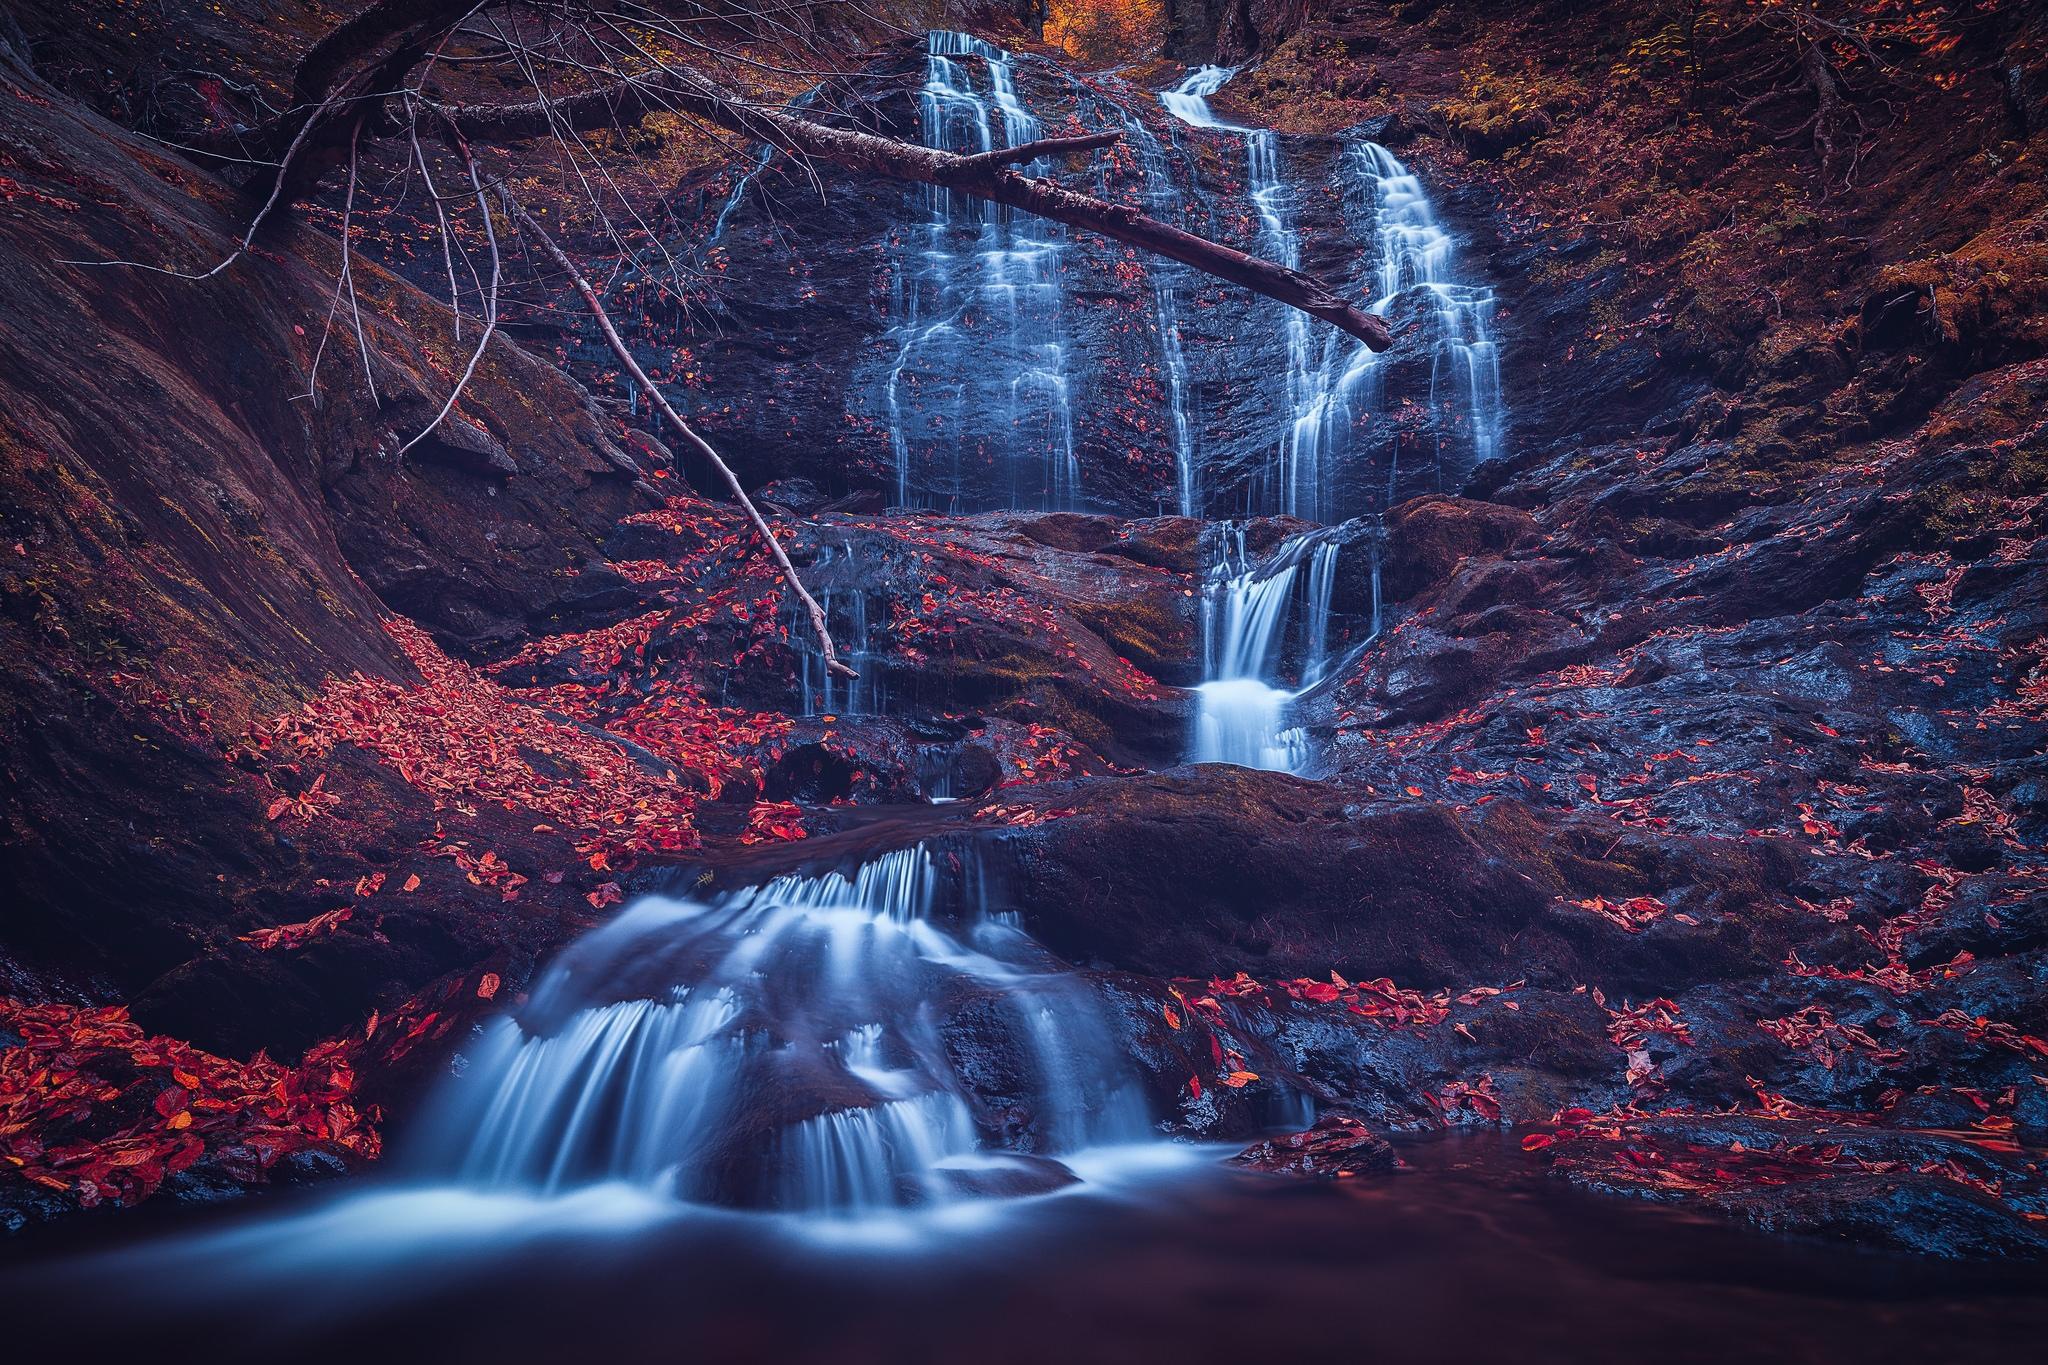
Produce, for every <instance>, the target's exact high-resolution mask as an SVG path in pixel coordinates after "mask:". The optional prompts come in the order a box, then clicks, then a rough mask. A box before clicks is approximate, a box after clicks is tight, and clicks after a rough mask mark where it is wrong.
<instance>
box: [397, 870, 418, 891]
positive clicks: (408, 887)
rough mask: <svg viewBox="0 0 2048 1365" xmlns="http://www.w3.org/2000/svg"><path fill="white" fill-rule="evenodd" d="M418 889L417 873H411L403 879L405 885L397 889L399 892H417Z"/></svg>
mask: <svg viewBox="0 0 2048 1365" xmlns="http://www.w3.org/2000/svg"><path fill="white" fill-rule="evenodd" d="M419 889H420V874H419V873H417V872H415V873H413V874H412V875H411V876H410V877H407V878H406V879H405V885H404V886H402V887H400V888H399V890H401V891H417V890H419Z"/></svg>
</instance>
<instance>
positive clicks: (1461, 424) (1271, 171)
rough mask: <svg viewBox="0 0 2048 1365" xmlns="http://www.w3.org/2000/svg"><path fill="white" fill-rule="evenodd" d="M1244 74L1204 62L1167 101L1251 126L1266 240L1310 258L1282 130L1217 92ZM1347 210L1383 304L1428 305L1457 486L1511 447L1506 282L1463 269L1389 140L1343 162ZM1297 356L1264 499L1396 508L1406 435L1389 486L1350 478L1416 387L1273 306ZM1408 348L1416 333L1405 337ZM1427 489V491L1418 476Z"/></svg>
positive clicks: (1434, 427)
mask: <svg viewBox="0 0 2048 1365" xmlns="http://www.w3.org/2000/svg"><path fill="white" fill-rule="evenodd" d="M1232 74H1233V73H1232V72H1231V71H1229V70H1226V69H1224V68H1222V67H1214V66H1208V67H1202V68H1199V69H1197V70H1196V71H1194V72H1192V73H1191V74H1190V75H1189V76H1188V77H1187V78H1186V79H1185V80H1183V81H1182V82H1181V83H1180V84H1179V85H1178V86H1176V87H1175V88H1174V89H1172V90H1169V91H1166V92H1164V93H1163V94H1162V95H1161V96H1160V99H1161V102H1162V103H1163V104H1164V105H1165V107H1166V109H1167V110H1168V112H1170V113H1172V114H1173V115H1174V116H1175V117H1177V118H1179V119H1180V120H1181V121H1182V122H1184V123H1186V124H1188V125H1190V126H1191V127H1195V128H1200V129H1208V130H1212V131H1220V132H1225V133H1229V134H1232V135H1235V136H1237V137H1240V138H1242V139H1243V141H1244V146H1245V170H1246V180H1247V192H1248V195H1249V198H1250V201H1251V205H1252V208H1253V209H1254V211H1255V213H1256V215H1257V218H1258V224H1259V228H1258V240H1257V247H1258V249H1259V250H1260V251H1261V252H1263V253H1264V254H1266V255H1268V256H1270V257H1272V258H1273V259H1275V260H1278V261H1279V262H1281V263H1282V264H1284V265H1288V266H1297V267H1298V266H1299V265H1300V260H1301V235H1300V229H1299V226H1298V223H1297V219H1296V204H1295V200H1294V196H1293V194H1292V193H1291V191H1290V190H1289V188H1288V174H1287V168H1286V165H1285V161H1284V158H1283V157H1282V154H1281V150H1280V145H1279V140H1278V137H1277V136H1276V135H1275V134H1274V133H1273V132H1272V131H1271V130H1269V129H1259V128H1248V127H1245V126H1243V125H1240V124H1235V123H1230V122H1228V121H1226V120H1223V119H1220V118H1218V117H1217V116H1216V114H1215V112H1214V111H1213V110H1211V109H1210V107H1209V103H1208V98H1209V96H1211V95H1213V94H1215V93H1216V92H1217V91H1218V90H1220V89H1221V88H1222V87H1223V85H1224V84H1225V82H1227V81H1228V80H1229V79H1230V77H1231V75H1232ZM1335 174H1336V176H1337V179H1338V181H1339V188H1340V189H1342V190H1343V192H1344V199H1345V206H1346V213H1347V219H1348V220H1349V221H1350V222H1351V223H1352V224H1353V226H1354V228H1355V229H1356V231H1357V232H1358V234H1359V235H1360V236H1361V237H1362V238H1365V239H1366V240H1368V241H1370V242H1371V243H1372V245H1373V248H1374V252H1375V254H1376V260H1375V261H1374V263H1373V268H1372V270H1371V273H1370V275H1369V276H1368V277H1367V278H1365V279H1364V280H1361V281H1360V283H1361V284H1362V285H1363V286H1364V287H1366V288H1368V289H1370V290H1372V291H1373V296H1374V297H1373V303H1372V305H1371V311H1373V312H1375V313H1378V314H1380V315H1382V316H1386V317H1396V316H1397V315H1400V314H1403V313H1405V312H1406V311H1407V310H1410V309H1413V310H1415V311H1416V312H1417V313H1418V314H1419V320H1420V322H1421V327H1422V336H1423V345H1425V346H1426V347H1427V348H1428V353H1429V355H1430V356H1431V364H1430V371H1429V375H1430V377H1429V389H1428V393H1427V394H1426V395H1425V397H1426V399H1427V407H1426V411H1427V412H1428V414H1429V415H1430V428H1431V438H1432V440H1433V444H1434V449H1433V450H1432V451H1431V457H1432V465H1431V467H1430V469H1429V471H1428V473H1429V476H1430V477H1429V483H1428V490H1441V489H1448V488H1455V487H1456V486H1458V485H1459V484H1460V483H1462V482H1463V481H1464V478H1465V476H1466V475H1468V474H1469V473H1470V472H1471V471H1472V469H1473V468H1475V467H1476V466H1477V465H1479V464H1480V463H1482V462H1484V461H1486V460H1489V459H1491V458H1493V457H1494V456H1495V455H1497V454H1499V453H1500V448H1501V440H1502V436H1503V433H1504V431H1505V428H1506V409H1505V407H1504V405H1503V403H1502V398H1501V383H1500V351H1499V345H1498V343H1497V342H1496V341H1495V339H1494V336H1493V330H1492V324H1493V313H1494V296H1493V291H1492V290H1490V289H1488V288H1486V287H1485V286H1483V285H1479V284H1475V283H1471V282H1468V281H1464V280H1461V279H1460V278H1459V277H1458V272H1457V270H1456V251H1455V243H1454V241H1453V239H1452V237H1451V235H1450V233H1449V232H1448V231H1446V230H1445V229H1444V228H1443V226H1442V225H1441V224H1440V223H1439V221H1438V219H1437V214H1436V210H1435V207H1434V206H1433V205H1432V204H1431V202H1430V199H1429V195H1428V193H1427V191H1425V190H1424V189H1423V187H1422V182H1421V180H1420V179H1419V178H1418V177H1417V176H1416V175H1415V174H1414V172H1412V171H1411V170H1409V169H1408V167H1407V166H1405V165H1403V164H1402V162H1401V161H1400V159H1399V158H1398V157H1396V156H1395V155H1394V154H1393V153H1392V152H1390V151H1388V150H1387V149H1386V148H1385V147H1382V146H1380V145H1379V144H1378V143H1375V142H1370V141H1366V140H1363V139H1356V140H1351V141H1349V142H1348V144H1347V146H1346V147H1345V150H1344V153H1343V155H1342V156H1340V157H1339V159H1338V162H1337V169H1336V172H1335ZM1273 316H1274V317H1275V318H1276V319H1277V325H1278V326H1279V328H1280V329H1281V336H1282V340H1283V342H1284V345H1285V350H1286V355H1287V381H1286V382H1287V390H1286V392H1287V408H1286V415H1285V417H1284V419H1283V424H1282V426H1281V429H1280V430H1279V431H1278V433H1277V434H1276V437H1275V440H1274V445H1273V455H1272V459H1271V462H1270V464H1269V467H1268V469H1267V473H1266V477H1265V480H1264V485H1265V486H1264V489H1263V492H1262V496H1261V499H1260V502H1261V505H1262V508H1263V510H1265V511H1268V512H1279V513H1286V514H1288V515H1292V516H1298V517H1302V518H1305V519H1307V520H1310V521H1325V522H1327V521H1332V520H1335V519H1336V518H1337V516H1338V515H1339V514H1340V513H1345V514H1348V512H1347V510H1346V509H1353V508H1357V507H1360V506H1363V507H1364V508H1366V509H1368V510H1372V511H1383V510H1385V508H1386V507H1387V506H1389V505H1391V504H1392V503H1393V502H1395V501H1397V500H1398V499H1399V498H1400V497H1401V496H1402V495H1403V489H1402V485H1401V478H1402V471H1401V469H1400V467H1399V455H1400V450H1399V446H1398V444H1396V445H1395V446H1393V447H1392V448H1391V449H1390V450H1389V451H1388V452H1387V471H1386V482H1385V487H1384V492H1383V493H1382V492H1381V491H1380V490H1378V489H1363V488H1362V489H1359V490H1357V492H1356V493H1354V492H1353V491H1352V490H1351V489H1350V488H1348V487H1346V486H1345V483H1346V481H1348V480H1350V479H1352V478H1353V477H1355V474H1356V473H1357V472H1358V469H1359V464H1360V460H1361V458H1362V457H1364V456H1365V455H1367V454H1368V453H1369V449H1368V447H1369V443H1368V442H1367V441H1366V440H1365V439H1364V438H1363V437H1362V435H1361V430H1360V429H1361V425H1362V424H1363V423H1364V422H1366V421H1368V420H1369V419H1371V418H1372V417H1373V416H1374V415H1376V414H1382V415H1383V414H1385V413H1386V412H1388V411H1390V410H1391V409H1392V408H1394V407H1397V406H1398V405H1399V400H1400V399H1402V398H1404V397H1411V395H1406V394H1402V393H1399V392H1398V391H1389V385H1388V384H1387V382H1386V381H1385V373H1386V363H1387V362H1386V360H1385V358H1383V357H1381V356H1378V355H1376V354H1375V353H1374V352H1373V351H1371V350H1369V349H1367V348H1366V347H1365V346H1364V345H1363V344H1362V343H1359V342H1355V341H1352V340H1351V339H1349V338H1347V337H1343V336H1341V335H1339V334H1337V333H1335V332H1334V331H1331V330H1330V329H1327V328H1325V329H1321V330H1320V331H1319V330H1316V329H1313V328H1312V327H1311V326H1310V323H1309V321H1308V319H1307V318H1305V317H1304V316H1303V315H1302V314H1301V312H1300V311H1299V310H1298V309H1292V308H1280V309H1279V310H1278V311H1277V312H1274V313H1273ZM1402 349H1403V350H1404V351H1410V352H1412V351H1413V349H1414V343H1412V342H1409V341H1406V340H1404V341H1403V342H1402ZM1414 491H1425V490H1424V489H1422V488H1417V489H1415V490H1414Z"/></svg>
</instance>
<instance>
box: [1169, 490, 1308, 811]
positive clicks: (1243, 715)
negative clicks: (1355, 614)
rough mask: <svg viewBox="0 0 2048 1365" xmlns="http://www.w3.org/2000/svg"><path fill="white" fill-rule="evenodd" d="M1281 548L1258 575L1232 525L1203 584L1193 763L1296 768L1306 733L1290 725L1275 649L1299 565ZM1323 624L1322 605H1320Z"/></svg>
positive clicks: (1289, 695) (1303, 760) (1290, 696)
mask: <svg viewBox="0 0 2048 1365" xmlns="http://www.w3.org/2000/svg"><path fill="white" fill-rule="evenodd" d="M1291 549H1292V543H1291V542H1290V545H1289V546H1288V547H1284V548H1283V552H1282V554H1281V555H1280V556H1279V562H1278V565H1277V567H1274V568H1272V569H1270V570H1268V571H1267V572H1266V573H1264V574H1261V573H1260V571H1259V567H1258V566H1256V565H1254V564H1252V563H1251V562H1250V560H1249V557H1248V555H1247V553H1246V550H1245V539H1244V528H1243V527H1241V526H1236V527H1230V528H1228V529H1227V531H1226V533H1225V535H1224V537H1223V549H1222V553H1221V554H1220V556H1219V557H1218V559H1217V562H1216V566H1215V568H1213V569H1211V570H1210V572H1209V578H1208V581H1207V582H1206V583H1205V584H1204V585H1203V590H1202V676H1203V679H1204V681H1203V682H1202V683H1201V684H1199V685H1198V686H1197V687H1196V688H1195V700H1196V705H1195V743H1194V754H1193V761H1194V762H1196V763H1234V764H1236V765H1238V766H1239V767H1243V768H1268V769H1274V770H1277V771H1280V772H1298V771H1300V770H1301V768H1302V767H1304V766H1305V765H1306V764H1307V761H1308V750H1307V738H1306V736H1304V735H1303V734H1302V732H1301V731H1300V730H1299V729H1295V728H1291V727H1289V726H1288V724H1287V715H1288V709H1289V708H1290V707H1291V706H1292V705H1293V702H1294V698H1295V693H1293V692H1291V691H1289V690H1287V689H1286V688H1283V687H1280V686H1278V685H1277V684H1276V683H1275V682H1274V681H1272V670H1273V668H1274V662H1275V661H1274V655H1275V654H1276V652H1277V650H1278V648H1279V645H1280V640H1281V637H1282V635H1283V633H1284V631H1285V629H1286V624H1287V607H1288V604H1289V603H1290V602H1291V601H1292V599H1293V595H1294V579H1295V575H1296V574H1297V572H1298V571H1299V569H1300V559H1299V557H1298V556H1297V555H1294V554H1291V553H1288V552H1287V551H1288V550H1291ZM1324 619H1325V622H1326V623H1327V620H1328V617H1327V611H1326V612H1325V617H1324Z"/></svg>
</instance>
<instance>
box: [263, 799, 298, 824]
mask: <svg viewBox="0 0 2048 1365" xmlns="http://www.w3.org/2000/svg"><path fill="white" fill-rule="evenodd" d="M291 808H292V799H291V798H290V797H289V796H280V797H278V798H277V800H275V801H273V802H271V803H270V805H269V806H267V807H266V808H265V809H264V811H263V818H264V819H266V820H275V819H276V818H277V817H278V816H280V815H283V814H284V813H285V812H286V811H288V810H290V809H291Z"/></svg>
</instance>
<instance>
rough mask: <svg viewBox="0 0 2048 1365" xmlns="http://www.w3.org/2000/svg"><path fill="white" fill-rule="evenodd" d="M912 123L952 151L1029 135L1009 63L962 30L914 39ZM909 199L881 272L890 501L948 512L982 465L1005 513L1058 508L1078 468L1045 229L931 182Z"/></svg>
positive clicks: (1074, 485) (1056, 240) (1055, 256)
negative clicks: (918, 71)
mask: <svg viewBox="0 0 2048 1365" xmlns="http://www.w3.org/2000/svg"><path fill="white" fill-rule="evenodd" d="M977 66H979V67H980V68H981V69H982V70H983V72H984V73H985V76H986V89H983V88H981V86H980V83H979V82H977V80H976V76H975V68H976V67H977ZM918 120H919V131H920V135H921V137H922V139H923V141H924V145H926V146H927V147H933V148H939V149H942V150H946V151H954V152H986V151H991V150H994V149H995V148H996V147H998V146H1006V147H1013V146H1016V145H1018V144H1019V143H1023V142H1028V141H1030V140H1032V139H1033V138H1036V137H1038V136H1040V135H1041V128H1040V124H1039V121H1038V120H1037V118H1035V117H1034V116H1033V115H1032V114H1031V113H1030V112H1029V110H1027V109H1026V108H1025V107H1024V104H1023V102H1022V100H1021V99H1020V97H1019V96H1018V93H1017V77H1016V68H1015V58H1013V57H1012V56H1011V55H1010V54H1009V53H1007V52H1005V51H1004V50H1003V49H1001V48H999V47H996V46H994V45H992V44H990V43H986V42H983V41H982V40H981V39H979V38H975V37H971V36H970V35H968V34H964V33H949V32H944V31H940V32H934V33H932V34H931V35H930V37H929V39H928V40H927V43H926V58H925V82H924V86H923V88H922V89H921V90H920V91H919V93H918ZM998 127H1000V129H1001V140H1000V141H998V140H997V129H998ZM1020 169H1021V168H1020ZM918 204H919V208H920V214H919V217H920V221H918V222H916V223H914V224H912V225H911V226H910V228H909V229H908V230H907V233H906V239H905V241H904V242H903V244H902V246H901V247H900V249H898V250H897V251H896V253H895V256H896V259H895V264H894V269H893V270H892V272H891V299H890V305H891V315H892V316H893V317H895V318H896V319H897V321H896V324H895V325H894V326H893V327H892V328H891V329H890V332H889V335H888V340H887V345H888V347H889V349H890V351H891V352H892V353H893V355H894V360H893V363H892V364H891V366H890V368H889V371H888V376H887V379H886V383H885V385H884V391H885V396H886V406H887V410H888V423H889V442H890V449H891V453H892V454H893V456H894V459H895V464H896V500H897V502H898V503H899V504H901V505H904V506H915V505H925V506H940V507H947V508H949V509H953V510H960V509H959V508H958V503H959V502H960V500H961V498H962V496H963V487H964V486H965V484H966V483H967V482H968V479H969V476H971V475H972V474H974V473H975V472H977V470H978V468H979V467H980V466H983V465H987V464H991V463H993V464H995V465H996V466H998V467H1000V468H1001V469H1002V470H1003V471H1004V474H1003V478H1004V481H1005V482H1006V483H1007V490H1008V499H1007V501H1008V505H1009V506H1010V507H1013V508H1037V509H1058V508H1065V507H1070V506H1072V505H1073V504H1074V503H1075V501H1076V499H1077V498H1078V497H1079V494H1080V487H1081V469H1080V462H1079V460H1078V459H1077V457H1076V454H1075V448H1074V414H1073V408H1072V403H1071V394H1070V385H1069V376H1068V371H1067V344H1066V337H1065V328H1064V323H1063V313H1064V309H1065V290H1064V288H1063V286H1062V284H1061V258H1062V255H1063V253H1064V251H1065V242H1064V239H1063V238H1062V237H1061V235H1060V231H1059V229H1057V228H1056V227H1054V226H1053V225H1052V224H1050V223H1047V222H1044V221H1042V220H1039V219H1035V218H1030V217H1027V216H1024V215H1013V214H1012V213H1010V212H1009V211H1008V210H1006V209H1002V208H999V207H997V206H995V205H991V204H989V203H987V202H985V201H982V200H977V199H974V198H972V197H970V196H967V195H958V194H955V193H954V192H953V191H951V190H949V189H946V188H944V187H939V186H926V187H922V188H920V190H919V191H918Z"/></svg>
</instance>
